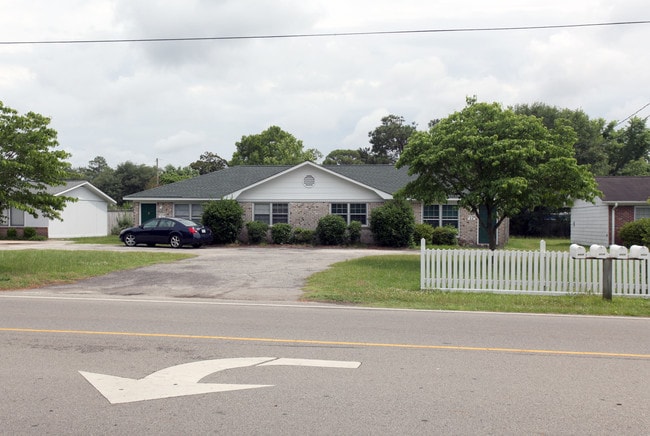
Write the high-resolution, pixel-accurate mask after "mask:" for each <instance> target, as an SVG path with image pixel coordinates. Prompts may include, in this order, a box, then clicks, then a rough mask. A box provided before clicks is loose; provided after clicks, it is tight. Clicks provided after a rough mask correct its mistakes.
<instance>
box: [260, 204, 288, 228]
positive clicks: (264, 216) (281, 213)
mask: <svg viewBox="0 0 650 436" xmlns="http://www.w3.org/2000/svg"><path fill="white" fill-rule="evenodd" d="M253 220H254V221H260V222H263V223H266V224H268V225H270V226H272V225H273V224H280V223H289V203H255V204H253Z"/></svg>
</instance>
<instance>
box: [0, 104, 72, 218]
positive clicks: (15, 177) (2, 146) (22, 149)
mask: <svg viewBox="0 0 650 436" xmlns="http://www.w3.org/2000/svg"><path fill="white" fill-rule="evenodd" d="M49 124H50V119H49V118H47V117H44V116H42V115H39V114H36V113H34V112H28V113H26V114H25V115H19V114H18V112H17V111H16V110H15V109H11V108H9V107H7V106H5V105H4V104H3V103H2V102H0V211H3V210H5V209H8V208H17V209H20V210H23V211H25V212H27V213H29V214H31V215H32V216H33V217H35V218H36V217H38V216H39V215H43V216H45V217H47V218H51V219H54V218H60V216H61V215H60V212H61V211H62V210H63V208H64V207H65V204H66V203H67V202H68V201H74V199H73V198H70V197H65V196H54V195H52V194H50V193H49V192H48V188H49V187H51V186H61V185H63V184H65V180H66V176H67V175H68V170H69V168H70V164H69V163H67V162H66V161H65V160H66V159H67V158H69V157H70V154H69V153H67V152H65V151H63V150H57V149H56V148H57V147H58V145H59V144H58V142H57V132H56V131H55V130H54V129H52V128H50V127H49Z"/></svg>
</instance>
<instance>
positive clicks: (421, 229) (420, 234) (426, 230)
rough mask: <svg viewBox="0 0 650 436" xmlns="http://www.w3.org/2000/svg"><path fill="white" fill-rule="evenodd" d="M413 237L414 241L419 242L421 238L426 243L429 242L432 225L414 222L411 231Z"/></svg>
mask: <svg viewBox="0 0 650 436" xmlns="http://www.w3.org/2000/svg"><path fill="white" fill-rule="evenodd" d="M413 237H414V239H415V243H416V244H417V243H419V242H420V241H421V240H422V239H424V240H425V241H427V244H430V243H431V238H433V226H432V225H431V224H426V223H423V224H416V225H415V230H414V231H413Z"/></svg>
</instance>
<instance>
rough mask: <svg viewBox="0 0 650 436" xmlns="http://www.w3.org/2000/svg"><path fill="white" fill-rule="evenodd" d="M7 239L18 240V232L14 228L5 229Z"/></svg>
mask: <svg viewBox="0 0 650 436" xmlns="http://www.w3.org/2000/svg"><path fill="white" fill-rule="evenodd" d="M7 239H18V230H16V229H14V228H11V229H7Z"/></svg>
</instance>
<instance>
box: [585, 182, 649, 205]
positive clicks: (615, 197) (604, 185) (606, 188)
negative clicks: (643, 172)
mask: <svg viewBox="0 0 650 436" xmlns="http://www.w3.org/2000/svg"><path fill="white" fill-rule="evenodd" d="M596 182H597V183H598V189H600V191H601V192H602V193H603V196H602V197H601V199H602V200H603V202H605V203H629V204H632V203H639V204H642V203H643V204H645V203H647V201H648V199H649V198H650V176H605V177H596Z"/></svg>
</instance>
